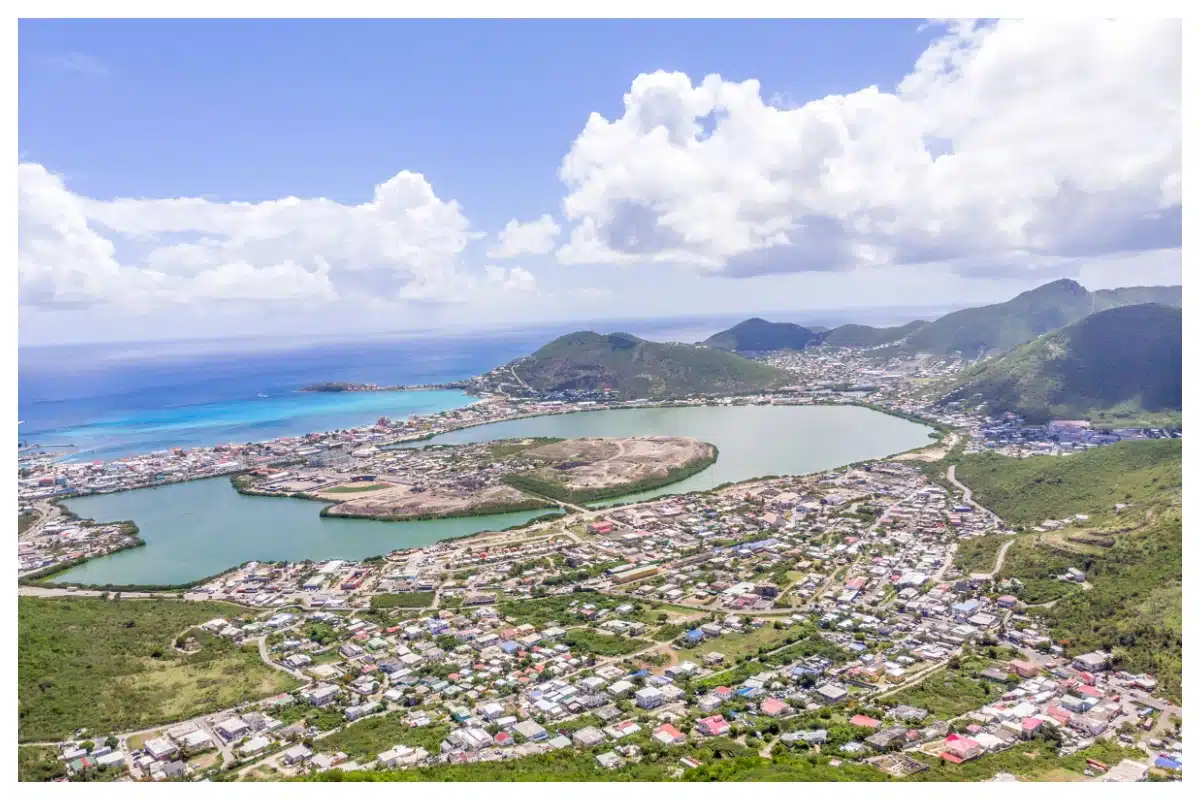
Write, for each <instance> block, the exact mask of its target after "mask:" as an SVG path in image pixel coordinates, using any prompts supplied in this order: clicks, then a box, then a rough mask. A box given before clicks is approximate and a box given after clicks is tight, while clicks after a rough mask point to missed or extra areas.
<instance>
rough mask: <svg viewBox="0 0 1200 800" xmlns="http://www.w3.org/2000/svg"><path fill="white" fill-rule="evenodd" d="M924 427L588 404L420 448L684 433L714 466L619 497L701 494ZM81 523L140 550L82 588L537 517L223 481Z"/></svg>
mask: <svg viewBox="0 0 1200 800" xmlns="http://www.w3.org/2000/svg"><path fill="white" fill-rule="evenodd" d="M931 432H932V431H931V429H930V428H927V427H925V426H923V425H917V424H914V423H911V422H907V421H905V420H902V419H898V418H896V417H892V416H888V415H886V414H881V413H878V412H875V411H871V410H869V409H865V408H859V407H854V406H728V407H716V406H714V407H693V408H646V409H622V410H611V411H592V412H582V413H573V414H561V415H554V416H548V417H535V418H531V419H524V420H511V421H508V422H498V423H494V424H491V425H482V426H479V427H476V428H467V429H464V430H460V431H454V432H452V433H447V434H443V435H442V436H439V437H436V438H435V439H432V440H429V441H426V442H422V443H421V445H426V444H456V443H462V442H479V441H488V440H492V439H507V438H515V437H527V436H558V437H563V438H570V437H582V436H650V435H672V436H692V437H695V438H697V439H701V440H703V441H706V442H711V443H712V444H715V445H716V446H717V448H718V450H719V456H718V458H717V463H716V464H714V465H713V466H711V467H709V468H708V469H706V470H705V471H704V472H701V473H699V474H697V475H694V476H692V477H690V478H688V479H686V480H684V481H680V482H679V483H676V484H672V485H671V486H667V487H664V488H662V489H660V490H657V491H653V492H646V493H643V494H640V495H631V496H629V497H626V498H622V501H626V500H631V499H647V498H649V497H654V496H658V495H663V494H672V493H679V492H687V491H702V490H705V489H711V488H712V487H714V486H717V485H720V484H722V483H727V482H730V481H741V480H747V479H749V478H754V477H758V476H763V475H787V474H803V473H809V472H816V471H819V470H824V469H829V468H832V467H837V466H842V465H844V464H850V463H854V462H857V461H863V460H867V459H871V458H881V457H884V456H888V455H892V454H894V453H899V452H902V451H905V450H910V449H912V448H915V447H920V446H922V445H924V444H927V443H929V434H930V433H931ZM67 506H68V508H70V509H71V510H72V511H74V512H75V513H77V514H79V515H80V516H82V517H85V518H92V519H96V520H102V521H109V520H125V519H132V520H134V521H135V522H136V523H137V524H138V526H139V528H140V529H141V535H142V538H143V539H145V541H146V546H145V547H139V548H136V549H134V550H127V551H124V552H122V553H117V554H115V555H112V556H107V557H104V558H99V559H94V560H92V561H89V562H87V563H85V564H82V565H80V566H78V567H76V568H74V569H72V570H69V571H67V572H64V573H62V574H61V575H59V576H57V577H56V581H58V582H63V581H72V582H80V583H89V584H114V585H116V584H171V583H182V582H187V581H191V580H196V579H198V578H202V577H205V576H208V575H212V574H215V573H217V572H220V571H222V570H224V569H226V568H228V567H231V566H234V565H236V564H240V563H242V562H243V561H248V560H288V561H299V560H304V559H314V560H320V559H328V558H348V559H353V558H365V557H367V556H372V555H378V554H382V553H386V552H388V551H390V550H393V549H397V548H402V547H418V546H422V545H426V544H430V543H432V542H435V541H438V540H440V539H447V538H452V537H455V536H462V535H465V534H470V533H475V532H479V531H489V530H501V529H503V528H506V527H508V526H510V525H516V524H519V523H521V522H524V521H525V520H527V519H530V518H532V517H534V516H537V515H538V513H540V512H517V513H514V514H500V515H490V516H484V517H466V518H458V519H444V520H429V521H419V522H379V521H374V520H349V519H330V518H327V517H321V516H320V515H319V512H320V509H321V504H320V503H317V502H314V501H311V500H296V499H286V498H268V497H249V496H246V495H241V494H238V493H237V492H235V491H234V490H233V487H232V485H231V484H230V481H229V479H227V478H213V479H210V480H204V481H194V482H191V483H182V484H175V485H172V486H163V487H158V488H154V489H139V490H136V491H132V492H121V493H118V494H108V495H95V496H91V497H82V498H77V499H73V500H69V501H67Z"/></svg>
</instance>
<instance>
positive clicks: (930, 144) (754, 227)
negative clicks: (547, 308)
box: [558, 19, 1182, 275]
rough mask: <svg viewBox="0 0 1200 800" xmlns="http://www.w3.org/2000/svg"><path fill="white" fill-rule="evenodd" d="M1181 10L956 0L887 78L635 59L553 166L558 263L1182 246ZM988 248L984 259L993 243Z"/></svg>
mask: <svg viewBox="0 0 1200 800" xmlns="http://www.w3.org/2000/svg"><path fill="white" fill-rule="evenodd" d="M1181 48H1182V33H1181V27H1180V25H1179V23H1178V22H1177V21H1161V20H1160V21H1153V20H1133V19H1125V20H1100V19H1094V20H1088V21H1018V20H1014V21H1000V22H994V23H977V22H952V23H946V24H944V25H943V27H942V35H941V36H939V38H938V39H936V40H935V41H934V42H933V43H932V44H931V45H930V46H929V48H928V49H927V50H926V52H925V53H924V54H923V55H922V56H921V57H920V58H919V60H918V61H917V63H916V64H915V65H914V67H913V69H912V71H911V73H910V74H909V75H907V76H906V77H905V78H904V80H903V81H901V82H900V84H899V86H898V87H897V88H896V90H895V91H890V92H889V91H884V90H881V89H879V88H878V87H874V86H872V87H867V88H864V89H862V90H860V91H858V92H855V93H853V94H849V95H832V96H829V97H825V98H821V99H817V100H813V101H811V102H808V103H805V104H803V105H799V106H794V105H789V107H777V106H776V105H773V104H772V103H770V102H767V101H764V99H763V97H762V93H761V90H760V86H759V84H758V82H757V81H754V80H748V81H745V82H741V83H737V82H731V81H727V80H724V79H723V78H721V77H720V76H718V75H709V76H708V77H706V78H704V79H703V80H702V81H701V82H700V83H699V84H693V83H692V81H691V80H690V79H689V77H688V76H686V75H683V74H681V73H667V72H656V73H653V74H643V75H639V76H638V77H637V78H636V79H635V80H634V81H633V85H632V87H631V89H630V91H629V92H628V94H626V95H625V98H624V113H623V114H622V116H621V117H619V118H617V119H613V120H609V119H606V118H604V117H603V116H601V115H600V114H597V113H593V114H592V115H591V116H590V118H589V119H588V121H587V124H586V125H585V127H584V129H583V131H582V132H581V133H580V134H579V136H578V137H577V138H576V139H575V141H574V143H573V144H572V146H571V148H570V151H569V152H568V154H567V155H566V156H565V157H564V159H563V161H562V164H561V167H560V171H559V174H560V177H561V179H562V181H563V182H564V184H565V186H566V188H567V194H566V197H565V199H564V202H563V211H564V214H565V217H566V220H567V222H568V227H569V238H568V241H567V242H566V243H565V244H564V245H563V246H562V247H561V248H559V250H558V257H559V259H560V260H561V261H563V262H565V263H675V264H690V265H695V266H697V267H699V268H702V269H704V270H708V271H711V272H714V273H720V274H727V275H754V274H764V273H773V272H794V271H805V270H827V269H844V268H850V267H855V266H864V265H884V264H897V263H907V264H917V263H930V262H944V261H954V262H956V263H958V264H960V265H962V264H965V265H966V266H965V267H963V266H960V267H959V268H958V271H959V272H960V273H963V274H967V273H969V271H970V270H969V265H970V264H971V263H972V262H973V260H975V259H980V260H981V262H987V263H991V264H994V263H995V260H996V259H1001V258H1002V259H1005V260H1013V261H1015V262H1016V263H1018V264H1019V263H1021V262H1022V260H1023V259H1036V258H1046V257H1060V258H1080V257H1096V256H1102V255H1108V254H1113V253H1123V252H1141V251H1148V250H1158V249H1169V248H1177V247H1179V245H1180V241H1181V236H1182V231H1181V220H1182V207H1181V191H1182V125H1181V113H1182V67H1181ZM989 259H990V261H989Z"/></svg>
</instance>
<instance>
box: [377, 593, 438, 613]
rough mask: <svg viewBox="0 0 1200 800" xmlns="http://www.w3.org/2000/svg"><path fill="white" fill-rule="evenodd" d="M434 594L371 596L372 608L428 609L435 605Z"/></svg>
mask: <svg viewBox="0 0 1200 800" xmlns="http://www.w3.org/2000/svg"><path fill="white" fill-rule="evenodd" d="M433 597H434V593H433V592H403V593H401V594H376V595H372V596H371V608H373V609H381V608H426V607H428V606H431V605H433Z"/></svg>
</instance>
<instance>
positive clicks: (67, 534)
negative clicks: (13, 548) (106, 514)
mask: <svg viewBox="0 0 1200 800" xmlns="http://www.w3.org/2000/svg"><path fill="white" fill-rule="evenodd" d="M140 544H141V540H140V539H139V538H138V536H137V534H136V533H134V531H133V529H132V528H130V527H129V526H128V525H127V524H125V523H103V524H84V523H80V522H75V521H68V520H64V521H53V522H46V523H45V524H43V525H40V526H38V527H36V528H31V530H30V531H29V532H28V533H27V534H26V535H24V536H21V537H19V538H18V539H17V577H24V576H29V575H36V574H38V573H41V572H42V571H44V570H50V569H53V568H54V567H60V568H61V566H62V565H66V564H72V563H76V562H79V561H83V560H86V559H89V558H96V557H98V556H103V555H107V554H109V553H114V552H116V551H118V550H124V549H127V548H130V547H137V546H138V545H140Z"/></svg>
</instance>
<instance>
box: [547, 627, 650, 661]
mask: <svg viewBox="0 0 1200 800" xmlns="http://www.w3.org/2000/svg"><path fill="white" fill-rule="evenodd" d="M561 642H562V644H565V645H566V646H567V647H570V648H571V650H572V651H578V652H580V653H590V654H592V655H597V656H623V655H628V654H629V653H636V652H637V651H638V650H645V649H646V648H647V647H649V646H650V645H652V644H653V642H649V641H646V640H645V639H626V638H624V637H623V636H610V635H608V634H604V633H600V632H598V631H594V630H591V629H590V628H572V629H571V630H568V631H567V633H566V635H565V636H563V638H562V639H561Z"/></svg>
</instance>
